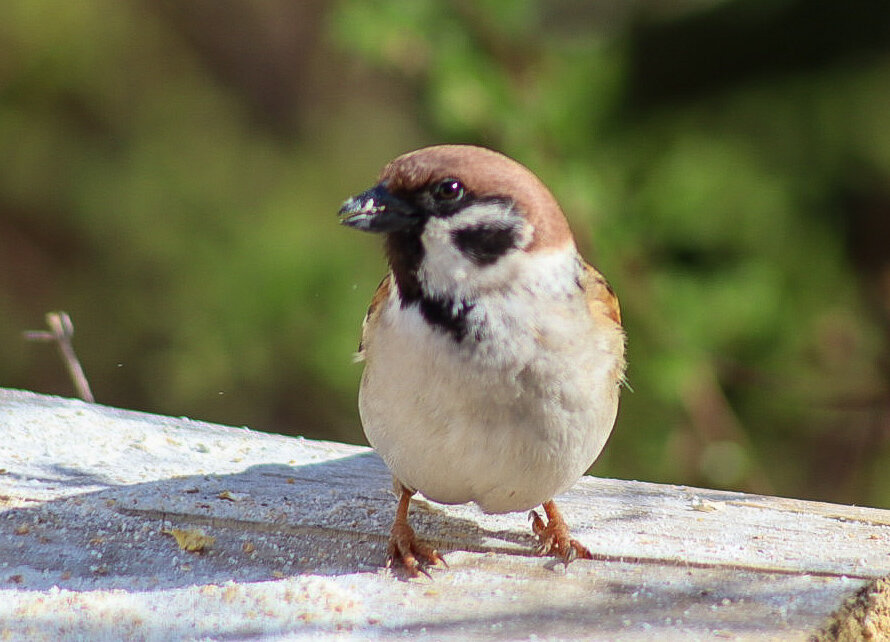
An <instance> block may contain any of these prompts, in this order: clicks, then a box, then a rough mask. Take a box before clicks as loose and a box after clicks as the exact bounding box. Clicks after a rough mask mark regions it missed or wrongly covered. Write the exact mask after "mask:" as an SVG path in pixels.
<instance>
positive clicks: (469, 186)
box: [340, 145, 574, 298]
mask: <svg viewBox="0 0 890 642" xmlns="http://www.w3.org/2000/svg"><path fill="white" fill-rule="evenodd" d="M340 216H341V222H342V223H343V224H344V225H347V226H349V227H353V228H355V229H359V230H364V231H367V232H376V233H382V234H385V235H386V239H387V240H386V251H387V257H388V259H389V263H390V267H391V268H392V270H393V274H394V275H395V277H396V281H397V283H398V284H399V287H400V289H401V290H402V294H403V296H404V295H407V296H409V298H410V297H411V294H412V291H413V290H414V289H416V288H423V290H424V292H426V293H427V294H437V293H438V294H442V295H448V296H453V294H454V292H455V291H456V290H457V291H466V290H470V291H479V290H486V289H491V288H498V287H503V286H504V285H505V284H506V283H507V282H509V281H510V280H511V279H513V278H515V274H516V270H517V269H518V268H519V267H520V266H521V264H522V262H523V260H526V258H527V257H528V256H529V255H535V254H538V253H550V252H554V251H556V252H572V253H573V252H574V242H573V239H572V234H571V231H570V230H569V226H568V223H567V222H566V219H565V216H564V215H563V213H562V210H561V209H560V207H559V204H558V203H557V202H556V199H555V198H554V197H553V195H552V194H551V193H550V191H549V190H548V189H547V187H546V186H545V185H544V184H543V183H542V182H541V181H540V180H539V179H538V178H537V176H535V175H534V174H533V173H532V172H531V171H529V170H528V169H527V168H525V167H524V166H522V165H521V164H519V163H517V162H516V161H514V160H512V159H510V158H508V157H507V156H504V155H503V154H500V153H498V152H494V151H492V150H489V149H485V148H481V147H474V146H470V145H438V146H434V147H426V148H424V149H420V150H418V151H415V152H411V153H408V154H404V155H403V156H399V157H398V158H396V159H395V160H394V161H392V162H390V163H389V164H388V165H387V166H386V167H385V168H384V169H383V172H382V173H381V176H380V180H379V182H378V183H377V185H375V186H374V187H372V188H371V189H369V190H367V191H365V192H362V193H361V194H359V195H357V196H354V197H352V198H350V199H349V200H347V201H346V202H345V203H344V204H343V206H342V207H341V209H340Z"/></svg>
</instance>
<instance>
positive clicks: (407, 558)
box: [386, 484, 445, 577]
mask: <svg viewBox="0 0 890 642" xmlns="http://www.w3.org/2000/svg"><path fill="white" fill-rule="evenodd" d="M398 487H399V488H401V495H400V496H399V506H398V508H396V519H395V521H394V522H393V523H392V530H391V531H390V534H389V556H388V557H387V559H386V565H387V567H389V566H392V565H393V564H399V563H401V565H402V566H404V567H405V570H406V571H407V573H408V575H409V576H411V577H417V576H418V575H419V574H420V573H423V574H424V575H426V576H427V577H429V573H427V572H426V570H425V569H424V568H423V566H421V564H425V565H431V566H438V565H439V564H440V563H441V564H445V560H444V559H442V557H441V556H440V555H439V552H438V551H437V550H436V549H434V548H433V547H431V546H428V545H426V544H423V543H422V542H418V541H417V539H416V538H415V536H414V529H413V528H411V525H410V524H408V505H409V504H410V503H411V496H412V495H413V494H414V491H412V490H408V489H407V488H405V487H404V486H402V485H401V484H398ZM418 558H420V561H418Z"/></svg>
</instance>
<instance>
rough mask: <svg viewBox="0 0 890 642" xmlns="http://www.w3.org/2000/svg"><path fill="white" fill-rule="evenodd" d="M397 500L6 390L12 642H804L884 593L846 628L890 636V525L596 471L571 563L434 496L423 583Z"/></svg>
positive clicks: (343, 460)
mask: <svg viewBox="0 0 890 642" xmlns="http://www.w3.org/2000/svg"><path fill="white" fill-rule="evenodd" d="M390 488H391V480H390V477H389V475H388V473H387V471H386V469H385V467H384V466H383V464H382V462H381V461H380V460H379V459H378V458H377V456H376V455H374V454H373V452H371V451H369V450H368V449H366V448H361V447H357V446H348V445H344V444H335V443H326V442H315V441H309V440H304V439H293V438H286V437H281V436H276V435H268V434H263V433H259V432H254V431H251V430H247V429H243V428H231V427H225V426H218V425H212V424H207V423H202V422H196V421H191V420H188V419H176V418H171V417H160V416H155V415H147V414H142V413H135V412H129V411H123V410H117V409H113V408H108V407H104V406H99V405H92V404H87V403H83V402H80V401H76V400H68V399H60V398H55V397H46V396H40V395H35V394H32V393H26V392H18V391H11V390H2V389H0V639H19V638H27V639H48V640H57V639H66V638H67V639H84V638H88V639H149V640H167V639H177V638H201V637H208V638H225V639H233V638H234V639H240V638H251V639H255V638H260V639H280V638H288V639H291V638H294V637H313V638H314V637H327V636H342V637H347V638H353V639H356V638H390V637H403V636H405V635H408V636H418V637H422V636H429V637H434V638H436V639H479V638H485V639H572V638H577V639H609V640H637V639H639V640H648V639H654V638H661V639H691V640H694V639H713V638H716V639H743V640H753V639H781V640H790V639H806V638H807V637H808V636H810V635H812V634H815V633H816V632H817V631H819V630H820V628H822V627H824V626H825V625H826V623H827V622H829V618H830V617H831V616H832V614H833V613H835V612H836V611H838V609H839V608H840V607H841V605H842V604H843V603H844V601H845V600H846V599H848V598H851V597H852V596H854V595H856V594H857V593H858V592H861V591H863V589H864V588H865V589H866V590H865V592H864V593H863V596H862V599H863V603H862V604H861V605H860V606H861V608H860V609H859V611H858V615H856V617H855V618H852V616H851V617H848V618H847V620H848V621H847V622H846V623H845V626H849V627H852V628H850V631H853V632H854V633H855V632H857V631H858V632H860V633H861V632H862V631H867V630H868V628H869V627H871V629H872V630H873V631H874V632H875V633H876V634H877V635H879V636H880V635H882V633H881V630H882V627H883V626H885V624H886V618H884V619H882V617H884V616H885V615H886V611H887V601H886V598H887V596H886V589H885V587H886V583H874V582H875V581H876V580H878V579H879V578H881V577H883V576H887V575H890V511H885V510H877V509H869V508H855V507H849V506H837V505H830V504H822V503H815V502H804V501H796V500H789V499H779V498H774V497H760V496H753V495H745V494H741V493H729V492H719V491H712V490H701V489H695V488H687V487H678V486H665V485H658V484H648V483H641V482H632V481H618V480H608V479H597V478H592V477H590V478H585V479H584V480H582V481H581V482H580V483H579V484H577V485H576V487H575V488H573V489H572V491H571V492H569V493H567V494H566V495H565V496H564V497H561V498H559V499H560V506H561V507H562V509H563V512H564V514H565V515H566V516H567V518H568V519H569V521H570V523H571V524H572V527H573V530H574V533H575V535H576V536H577V537H578V538H579V539H580V540H581V541H583V542H584V543H585V544H586V545H587V546H588V547H589V548H590V549H591V550H592V551H594V552H595V555H596V556H597V559H596V560H594V561H578V562H575V563H573V564H571V565H569V566H568V568H565V567H563V566H562V565H560V564H555V563H553V562H551V561H548V560H547V559H541V558H537V557H534V556H533V555H532V554H531V551H532V549H533V547H534V541H533V539H532V537H531V534H530V532H531V531H530V529H529V525H528V522H527V519H526V516H525V515H523V514H512V515H500V516H492V515H483V514H481V513H480V512H479V511H478V510H477V509H475V508H474V507H472V506H455V507H443V506H439V505H435V504H432V503H427V502H424V501H423V500H420V501H416V502H415V503H414V508H413V510H412V521H413V523H414V524H415V526H416V529H417V531H418V533H419V534H420V535H421V536H422V537H424V538H425V539H427V540H431V541H434V542H435V543H436V545H437V546H438V547H439V548H440V550H442V551H443V552H445V554H446V559H447V561H448V563H449V565H450V567H449V568H447V569H441V570H439V569H434V570H433V571H432V580H428V579H426V578H421V579H419V580H411V581H403V580H401V579H399V578H398V577H395V576H394V575H393V574H392V573H391V572H389V571H387V570H385V569H383V568H382V562H383V559H384V555H385V542H386V535H387V531H388V528H389V524H390V521H391V519H392V515H393V511H394V507H395V499H394V498H393V496H392V495H391V494H390ZM173 529H180V530H183V531H194V530H196V529H200V530H203V531H204V532H205V533H206V534H207V535H208V536H212V537H214V538H215V541H214V542H213V544H212V545H211V546H210V547H209V548H208V549H207V550H206V551H204V552H202V553H195V552H187V551H184V550H182V549H180V548H179V546H177V542H176V540H175V539H174V538H173V537H172V536H170V535H169V534H165V531H171V530H173ZM867 587H871V588H870V589H867ZM869 592H870V596H869ZM869 600H871V601H870V602H869ZM882 614H883V615H882ZM856 618H858V619H856ZM854 620H855V621H854ZM856 627H859V628H856ZM863 627H864V628H863ZM883 634H886V631H884V633H883Z"/></svg>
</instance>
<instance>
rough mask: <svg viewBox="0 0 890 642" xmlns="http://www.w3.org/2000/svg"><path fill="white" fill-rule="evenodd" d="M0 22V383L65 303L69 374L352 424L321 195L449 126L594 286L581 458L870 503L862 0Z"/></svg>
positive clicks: (565, 3) (889, 248)
mask: <svg viewBox="0 0 890 642" xmlns="http://www.w3.org/2000/svg"><path fill="white" fill-rule="evenodd" d="M834 5H837V6H834ZM888 7H890V5H888ZM0 49H2V51H4V56H3V59H2V60H0V141H2V144H0V354H2V356H3V359H2V361H0V385H6V386H12V387H23V388H30V389H34V390H38V391H43V392H55V393H61V394H70V386H69V384H68V383H67V382H66V381H65V379H64V376H63V372H62V368H61V366H60V365H59V364H58V363H57V361H56V359H55V356H54V355H53V354H52V353H51V350H49V349H48V348H47V347H46V346H39V345H32V344H25V343H24V342H23V341H22V340H21V337H20V332H21V331H22V330H25V329H29V328H32V327H37V326H39V325H40V324H41V320H42V317H43V314H44V313H45V312H46V311H48V310H52V309H65V310H67V311H68V312H69V313H71V315H72V318H73V320H74V322H75V325H76V328H77V336H76V337H75V345H76V347H77V348H78V352H79V354H80V356H81V359H82V361H83V363H84V367H85V369H86V372H87V375H88V377H89V378H90V381H91V384H92V387H93V390H94V392H95V394H96V396H97V399H98V400H99V401H100V402H103V403H109V404H114V405H120V406H125V407H131V408H138V409H145V410H150V411H153V412H161V413H170V414H177V415H190V416H194V417H199V418H204V419H209V420H214V421H220V422H224V423H235V424H249V425H251V426H252V427H255V428H260V429H266V430H274V431H280V432H289V433H299V434H306V435H309V436H313V437H324V438H333V439H340V440H347V441H355V442H361V441H363V437H362V436H361V432H360V428H359V423H358V417H357V413H356V410H355V401H354V398H355V392H356V389H357V385H358V377H359V374H360V367H359V366H356V365H354V364H353V363H352V362H351V353H352V351H353V350H354V349H355V347H356V343H357V337H358V332H359V325H360V322H361V318H362V315H363V313H364V306H365V305H366V303H367V301H368V299H369V297H370V295H371V293H372V292H373V288H374V286H375V285H376V283H377V281H378V280H379V278H380V276H381V274H382V273H383V270H384V265H383V262H382V257H381V256H380V252H379V246H378V243H377V240H376V239H372V238H367V237H365V236H364V235H358V234H352V233H349V232H348V231H346V230H343V229H341V228H340V227H339V226H338V225H337V222H336V216H335V213H336V210H337V207H338V204H339V202H340V201H342V200H343V199H344V198H345V197H347V196H349V195H350V194H352V193H355V192H356V191H358V190H360V189H363V188H365V187H367V186H369V185H370V184H372V182H373V180H374V178H375V176H376V173H377V171H378V170H379V169H380V167H382V165H383V164H384V163H385V162H386V161H388V160H389V159H391V158H392V157H394V156H396V155H397V154H399V153H402V152H404V151H408V150H410V149H412V148H416V147H420V146H422V145H425V144H433V143H440V142H469V143H477V144H483V145H487V146H490V147H494V148H496V149H499V150H501V151H504V152H505V153H507V154H509V155H511V156H513V157H515V158H517V159H518V160H520V161H522V162H523V163H524V164H526V165H528V166H529V167H531V168H532V169H533V170H534V171H535V172H537V173H538V174H539V175H540V176H541V177H542V179H543V180H544V181H545V182H546V183H547V184H548V185H549V186H550V187H551V189H552V190H553V192H554V193H555V194H556V196H557V198H558V199H559V200H560V202H561V203H562V205H563V207H564V209H565V211H566V214H567V216H568V217H569V219H570V222H571V223H572V226H573V228H574V230H575V232H576V236H577V238H578V241H579V244H580V246H581V247H582V250H583V252H584V253H585V254H586V256H587V257H588V258H589V259H591V260H592V261H593V262H594V263H596V264H597V265H598V266H599V267H600V268H601V269H602V271H603V272H604V273H605V274H606V275H607V277H609V279H610V280H611V281H612V284H613V286H614V287H615V289H616V291H617V292H618V294H619V297H620V298H621V301H622V305H623V311H624V316H625V320H626V326H627V331H628V335H629V342H630V344H629V345H630V350H629V359H630V371H629V378H630V383H631V385H632V387H633V392H629V391H627V392H625V395H624V399H623V403H622V410H621V414H620V417H619V422H618V426H617V429H616V432H615V434H614V436H613V438H612V440H611V442H610V444H609V445H608V446H607V448H606V451H605V453H604V455H603V457H602V458H601V460H600V462H598V463H597V465H596V466H595V467H594V472H595V473H597V474H600V475H614V476H622V477H633V478H638V479H647V480H656V481H667V482H676V483H685V484H704V485H709V486H720V487H730V488H739V489H745V490H754V491H762V492H771V493H779V494H786V495H795V496H804V497H818V498H823V499H829V500H836V501H848V502H856V503H869V504H878V505H885V506H887V505H890V478H888V477H887V476H886V474H884V472H883V471H884V470H885V469H886V467H887V466H888V465H890V395H888V379H890V362H888V339H890V188H888V178H890V119H888V118H887V113H888V109H890V9H888V8H887V7H885V6H884V5H883V4H882V3H877V2H867V1H865V0H857V1H855V2H853V3H851V4H838V3H830V2H827V0H818V1H813V0H810V1H808V2H804V1H803V0H801V1H799V2H791V1H788V0H785V1H782V2H763V1H760V0H736V1H730V0H725V1H723V2H716V1H709V0H704V1H697V2H691V1H690V2H685V3H666V2H658V1H655V0H650V1H643V0H636V1H630V0H608V1H605V0H604V1H603V2H596V3H583V2H578V1H575V0H559V1H557V2H546V3H545V2H542V1H532V0H522V1H520V2H514V1H510V2H508V1H507V0H486V1H483V2H478V1H477V2H471V1H469V0H464V1H460V0H454V1H452V2H443V1H439V2H436V1H433V0H383V1H380V2H374V3H371V2H362V1H359V0H344V1H342V2H339V3H336V4H329V3H323V2H320V1H318V2H304V3H291V2H286V1H285V0H275V1H272V0H270V1H269V2H264V3H251V2H248V1H247V0H226V1H225V2H216V1H211V0H189V1H187V2H178V1H176V0H158V1H156V2H139V1H137V0H129V1H126V2H122V1H119V0H86V1H84V2H77V3H70V2H63V1H61V0H57V1H55V2H52V1H51V2H39V3H38V2H31V1H30V0H10V1H9V2H7V3H6V4H5V5H4V19H3V21H0Z"/></svg>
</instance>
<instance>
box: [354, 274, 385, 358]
mask: <svg viewBox="0 0 890 642" xmlns="http://www.w3.org/2000/svg"><path fill="white" fill-rule="evenodd" d="M391 276H392V274H387V275H386V276H385V277H383V280H382V281H381V282H380V285H378V286H377V291H376V292H375V293H374V296H372V297H371V304H370V305H369V306H368V311H367V312H366V313H365V318H364V320H363V321H362V338H361V339H360V340H359V342H358V352H356V353H355V359H356V361H361V360H363V359H364V358H365V342H366V338H367V335H368V327H369V326H372V325H373V324H374V319H375V318H376V317H377V315H378V314H380V304H381V303H383V302H384V301H386V299H387V298H388V297H389V290H390V287H392V286H391V283H392V279H391V278H390V277H391Z"/></svg>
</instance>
